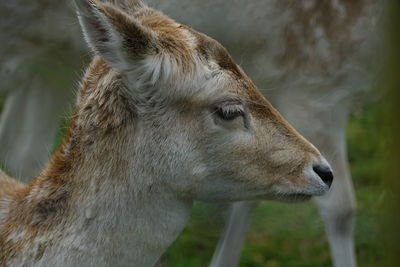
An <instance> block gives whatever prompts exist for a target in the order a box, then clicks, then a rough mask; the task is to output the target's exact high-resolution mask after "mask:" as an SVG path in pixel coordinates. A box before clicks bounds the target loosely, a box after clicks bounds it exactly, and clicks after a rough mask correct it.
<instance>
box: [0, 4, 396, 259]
mask: <svg viewBox="0 0 400 267" xmlns="http://www.w3.org/2000/svg"><path fill="white" fill-rule="evenodd" d="M1 2H2V3H1V5H2V6H1V7H0V30H1V32H0V64H1V72H0V167H1V168H2V169H4V170H5V171H7V172H8V173H9V174H10V175H12V176H14V177H17V178H19V179H21V180H23V181H26V182H27V181H29V180H30V179H32V177H34V176H35V175H36V174H37V173H38V171H39V170H40V169H41V168H42V167H43V166H44V164H45V163H46V161H47V159H48V157H49V154H50V153H51V152H52V151H54V149H56V147H57V145H58V144H60V142H61V140H62V136H63V133H64V131H65V129H66V127H68V121H69V114H71V110H72V107H73V103H74V94H75V93H74V92H75V91H76V90H77V88H78V83H77V81H79V79H80V77H81V75H82V70H83V69H84V67H85V66H86V65H87V64H88V62H90V59H91V54H90V52H89V51H88V50H87V49H86V48H85V44H84V43H83V40H82V37H81V34H80V32H79V28H78V24H77V20H76V19H75V16H74V13H73V5H72V3H70V2H68V1H67V2H66V3H65V2H63V3H58V1H57V3H56V2H52V1H50V0H42V1H36V2H34V3H31V2H30V1H27V0H1ZM148 2H149V5H150V6H155V7H157V8H159V9H161V10H164V11H165V12H166V13H167V14H168V15H170V16H172V17H174V18H179V19H180V21H183V22H184V23H187V24H189V25H192V26H193V27H195V28H196V29H200V30H202V31H203V32H206V33H207V34H209V35H211V36H212V37H214V38H215V39H217V40H219V41H221V42H222V43H223V44H224V45H225V46H227V47H228V50H229V51H231V52H232V53H233V55H234V57H235V59H236V61H237V62H238V63H240V64H241V65H242V67H243V68H244V70H245V71H246V72H248V74H249V76H250V77H252V78H254V79H255V82H256V84H257V85H258V86H259V87H260V88H261V89H262V90H263V92H264V94H266V95H267V97H268V98H269V99H270V100H271V101H272V103H273V104H274V105H276V106H277V108H278V109H279V110H280V111H281V112H282V113H283V114H284V115H286V116H287V117H288V118H289V120H291V122H292V123H293V124H295V126H296V128H300V129H299V130H300V131H301V132H302V129H304V130H303V131H304V133H303V132H302V133H303V134H305V135H306V136H307V135H309V136H310V137H309V138H311V139H314V140H316V141H314V140H312V141H313V142H314V143H321V144H322V145H323V144H324V143H325V142H327V140H328V142H329V140H331V139H329V137H330V136H331V134H332V133H333V132H334V133H337V134H338V135H340V134H341V133H342V132H343V134H344V135H343V136H344V139H345V143H344V155H345V156H344V159H345V160H346V155H347V160H348V163H349V167H350V171H351V177H352V181H353V184H354V189H355V199H356V203H357V206H356V208H355V210H354V213H355V217H356V220H355V227H354V240H355V253H356V257H357V261H358V265H359V266H395V265H394V264H395V263H396V259H395V257H396V256H397V255H399V253H398V248H397V246H396V245H397V242H398V240H400V239H398V233H399V231H398V230H397V229H396V227H397V226H398V225H400V224H399V223H400V221H399V218H398V217H399V213H398V208H397V203H398V202H397V201H398V193H400V192H399V187H398V185H399V181H400V179H399V178H400V177H399V174H398V172H397V171H396V167H398V164H399V163H400V161H399V158H398V153H396V152H397V151H396V150H397V149H396V148H400V146H399V143H398V140H397V139H398V138H397V134H396V133H397V130H398V128H399V119H398V117H397V116H396V110H397V111H398V100H399V92H400V91H399V90H400V85H399V83H400V79H399V77H400V75H399V74H398V72H399V69H400V66H399V62H400V57H399V53H400V49H399V47H400V39H399V30H398V29H399V26H400V20H399V16H400V8H399V2H398V1H383V0H382V1H378V0H376V1H372V0H371V1H367V0H357V1H350V0H349V1H347V0H342V1H340V0H337V1H333V0H332V1H328V0H324V1H322V0H321V1H312V0H310V1H308V0H301V1H289V0H284V1H273V0H268V1H254V3H253V2H252V3H247V4H246V3H240V1H228V0H226V1H223V0H218V1H214V2H212V1H211V2H212V3H213V4H212V5H211V4H208V5H207V3H211V2H210V1H204V2H202V1H200V2H199V3H197V2H198V1H193V2H190V3H189V2H188V3H185V2H183V1H179V0H166V1H157V0H152V1H148ZM242 2H243V1H242ZM350 2H351V3H350ZM249 5H250V6H251V7H249ZM255 10H260V11H257V12H256V11H255ZM232 29H234V30H232ZM275 37H276V39H274V38H275ZM299 55H301V56H299ZM303 88H305V89H303ZM301 90H302V91H301ZM293 92H296V93H293ZM298 92H300V93H298ZM321 92H322V93H321ZM297 95H298V96H297ZM294 96H295V97H294ZM300 96H301V97H300ZM316 101H317V102H316ZM302 103H304V105H303V104H302ZM293 106H295V108H293ZM299 106H300V109H301V110H303V109H304V110H306V109H307V112H305V113H302V115H301V116H300V117H299V118H298V117H296V116H294V115H297V114H299V113H298V108H299ZM288 107H290V108H288ZM342 113H343V114H344V115H343V114H342ZM319 114H322V115H321V116H320V115H319ZM326 114H328V115H326ZM308 119H309V120H310V121H311V122H318V123H320V125H319V126H318V131H317V134H314V133H309V132H307V128H309V125H307V124H305V126H302V125H303V124H302V123H304V121H305V120H308ZM297 125H299V126H297ZM321 136H326V138H327V139H324V138H322V139H321V138H320V137H321ZM318 138H319V139H318ZM317 147H319V146H318V144H317ZM329 149H330V148H329ZM329 149H328V148H327V150H326V151H327V152H326V153H327V154H330V155H333V156H332V157H335V155H336V154H338V153H339V152H338V153H336V150H329ZM339 154H340V153H339ZM342 158H343V156H342ZM254 206H255V208H254V209H253V210H251V211H250V221H249V227H248V229H247V234H246V237H245V244H244V249H243V253H242V256H241V259H240V266H244V267H250V266H271V267H274V266H332V261H331V255H330V250H329V244H328V239H327V237H326V234H325V230H324V223H323V220H322V219H321V218H320V216H319V212H318V208H317V206H316V205H315V203H312V202H307V203H302V204H295V205H293V204H283V203H275V202H261V203H259V204H255V205H254ZM228 210H229V205H228V204H225V205H213V204H205V203H200V202H197V203H196V204H195V207H194V210H193V214H192V218H191V220H190V223H189V225H188V226H187V227H186V229H185V230H184V232H183V233H182V234H181V235H180V237H179V238H178V240H177V241H176V242H175V243H174V244H173V245H172V246H171V247H170V248H169V249H168V251H167V252H166V254H165V256H164V257H163V258H162V260H161V262H162V265H163V266H169V267H180V266H181V267H192V266H193V267H195V266H208V264H209V263H210V260H211V258H212V256H213V253H214V251H215V249H216V245H217V242H218V240H219V238H220V236H221V233H222V231H223V228H224V225H225V222H226V220H227V217H228V215H229V213H228ZM396 266H397V265H396Z"/></svg>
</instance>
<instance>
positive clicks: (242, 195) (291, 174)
mask: <svg viewBox="0 0 400 267" xmlns="http://www.w3.org/2000/svg"><path fill="white" fill-rule="evenodd" d="M76 5H77V11H78V17H79V21H80V24H81V26H82V29H83V32H84V36H85V39H86V41H87V43H88V45H89V46H90V47H91V49H92V51H93V52H94V53H95V54H96V56H95V58H94V59H93V61H92V63H91V64H90V66H89V68H88V69H87V71H86V74H85V76H84V78H83V81H82V84H81V86H80V90H79V93H78V98H77V104H76V108H75V113H74V115H73V117H72V122H71V125H70V127H69V130H68V133H67V134H66V136H65V138H64V141H63V143H62V145H61V146H60V148H59V149H58V150H57V151H56V152H55V154H54V155H53V156H52V158H51V160H50V162H49V164H48V165H47V167H46V168H45V169H44V170H43V171H42V172H41V174H40V175H39V176H38V177H37V178H35V179H34V180H33V181H32V182H31V183H30V184H28V185H22V184H20V183H18V182H16V181H14V180H11V179H10V178H7V177H5V176H4V175H2V176H1V178H0V179H1V180H0V183H1V184H2V185H9V186H8V187H11V189H6V190H4V191H3V190H2V191H0V193H2V194H1V195H0V215H1V216H0V265H5V266H26V265H28V266H30V265H34V266H59V265H61V266H111V265H117V266H124V265H131V264H134V265H135V266H152V265H154V264H155V262H156V261H157V259H158V258H159V257H160V256H161V254H162V253H163V252H164V251H165V249H166V248H167V247H168V246H169V245H170V244H171V243H172V242H173V241H174V240H175V239H176V237H177V236H178V234H179V233H180V232H181V231H182V229H183V227H184V226H185V224H186V222H187V220H188V218H189V215H190V210H191V206H192V202H193V200H203V201H212V202H218V201H237V200H251V199H273V200H282V201H301V200H306V199H309V198H310V197H312V196H315V195H322V194H324V193H326V192H327V191H328V189H329V186H330V185H329V184H327V183H326V181H323V180H322V179H321V178H322V177H320V176H319V175H320V174H317V173H316V171H314V170H315V166H317V165H318V166H323V168H324V169H325V170H328V171H329V173H331V171H330V167H329V165H328V163H327V162H326V160H325V159H324V158H323V157H322V156H321V154H320V153H319V151H318V150H317V149H316V148H315V147H314V146H313V145H312V144H311V143H309V142H308V141H306V139H304V138H303V137H302V136H301V135H300V134H299V133H297V132H296V131H295V130H294V129H293V128H292V127H291V126H290V125H289V124H288V123H287V122H286V121H285V120H284V119H283V117H282V116H281V115H280V114H279V113H278V112H277V111H276V110H275V109H274V108H273V107H272V106H271V105H270V104H269V102H268V101H267V100H266V99H265V98H264V97H263V96H262V95H261V94H260V92H259V91H258V89H257V88H256V87H255V85H254V84H253V83H252V81H251V80H250V79H249V78H248V77H247V76H246V75H245V74H244V72H243V71H242V70H241V69H240V67H239V66H238V65H237V64H236V63H234V62H233V60H232V59H231V57H230V56H229V54H228V53H227V51H226V50H225V48H224V47H222V46H221V45H220V44H219V43H218V42H216V41H215V40H213V39H211V38H209V37H207V36H205V35H203V34H201V33H198V32H196V31H195V30H194V29H192V28H190V27H187V26H184V25H181V24H179V23H177V22H175V21H173V20H172V19H170V18H168V17H167V16H165V15H163V14H162V13H160V12H157V11H155V10H153V9H151V8H148V7H146V6H145V5H143V4H142V3H141V2H140V1H128V0H126V1H118V2H117V1H115V2H114V1H110V2H109V3H102V2H99V1H95V0H76ZM4 188H5V187H4Z"/></svg>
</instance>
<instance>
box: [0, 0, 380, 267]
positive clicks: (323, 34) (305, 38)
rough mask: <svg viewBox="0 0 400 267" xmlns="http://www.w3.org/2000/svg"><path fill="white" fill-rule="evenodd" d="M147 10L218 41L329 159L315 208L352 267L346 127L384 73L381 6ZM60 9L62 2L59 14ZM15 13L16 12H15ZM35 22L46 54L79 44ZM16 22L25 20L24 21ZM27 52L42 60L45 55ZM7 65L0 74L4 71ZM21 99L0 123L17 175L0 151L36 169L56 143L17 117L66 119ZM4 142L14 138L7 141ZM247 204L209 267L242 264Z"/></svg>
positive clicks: (278, 1) (199, 4) (305, 1)
mask: <svg viewBox="0 0 400 267" xmlns="http://www.w3.org/2000/svg"><path fill="white" fill-rule="evenodd" d="M8 2H9V3H10V5H11V4H12V3H11V2H13V3H14V2H15V1H8ZM8 2H7V3H8ZM25 2H26V1H24V3H23V5H24V6H29V5H31V6H33V5H38V4H36V3H33V2H32V1H28V2H26V3H25ZM116 2H117V1H116ZM148 2H149V4H150V5H151V6H154V7H157V8H158V9H160V10H163V11H165V13H166V14H169V15H171V16H173V17H174V18H177V19H178V20H179V21H180V22H183V23H185V24H188V25H191V26H193V27H194V28H195V29H197V30H200V31H203V32H205V33H207V34H208V35H210V36H211V37H214V38H216V39H218V40H219V41H221V43H222V44H223V45H224V46H226V47H227V48H228V50H229V51H230V52H231V53H232V55H233V57H234V58H235V59H236V61H237V62H238V63H239V64H240V65H241V66H242V67H243V68H244V70H245V71H246V72H247V73H248V74H249V76H250V77H251V78H252V79H253V80H254V81H255V84H257V85H258V87H260V88H264V91H263V93H264V94H266V95H267V96H268V98H269V99H270V100H271V101H272V103H273V104H274V105H275V106H277V108H278V109H279V110H280V112H281V113H283V114H284V115H285V117H286V118H287V119H288V120H289V122H290V123H292V124H293V125H294V126H295V128H296V129H298V130H299V131H300V133H302V134H303V135H304V136H306V137H307V138H308V139H309V140H311V141H312V142H313V143H314V144H315V145H316V146H317V147H318V148H319V149H320V150H321V152H322V153H323V154H324V155H326V156H327V158H328V160H329V161H330V162H331V164H332V165H333V169H334V170H335V173H336V177H337V179H335V182H334V183H333V186H332V190H331V191H330V193H329V194H328V195H327V196H326V197H324V198H323V199H322V198H318V199H317V204H318V206H319V208H320V211H321V215H322V217H323V219H324V222H325V224H326V230H327V234H328V237H329V241H330V245H331V250H332V256H333V260H334V263H335V266H354V265H355V257H354V245H353V240H352V224H353V218H354V208H355V200H354V193H353V188H352V184H351V177H350V173H349V169H348V164H347V156H346V140H345V127H346V123H347V118H348V113H349V109H350V107H351V106H353V105H354V104H355V102H356V101H357V102H358V96H361V95H363V93H364V92H365V91H367V89H368V88H369V87H371V83H372V81H373V80H374V78H375V77H376V73H377V71H378V70H379V67H380V65H381V61H382V54H381V53H380V51H381V50H382V48H381V40H382V39H383V38H382V37H381V35H382V34H381V33H382V29H381V28H380V23H379V20H380V17H381V13H382V7H383V5H384V1H378V0H376V1H375V0H356V1H345V0H326V1H317V0H301V1H290V0H267V1H250V2H248V1H247V2H246V1H236V0H232V1H223V0H202V1H200V0H196V1H181V0H168V1H158V0H149V1H148ZM54 5H55V4H54ZM58 5H65V3H62V4H61V3H60V4H57V5H56V6H58ZM56 6H51V5H50V4H48V5H47V4H46V5H45V7H43V6H40V8H39V9H38V10H40V12H42V13H43V14H45V13H52V14H55V16H59V17H61V18H68V17H72V11H71V10H68V9H66V8H56ZM10 8H11V10H14V8H16V6H10ZM7 12H9V11H7ZM38 12H39V11H38ZM32 14H36V12H27V13H26V14H24V16H23V17H24V18H25V19H26V21H29V24H30V27H32V28H36V32H37V33H38V34H36V37H37V40H36V42H37V43H38V44H40V45H38V47H46V45H44V44H48V43H54V44H55V45H56V46H57V45H58V44H59V41H61V42H62V41H63V40H65V39H68V42H70V41H69V40H75V39H72V38H71V39H70V38H69V37H68V38H65V33H64V31H61V30H58V31H57V30H55V31H52V32H51V34H50V33H49V31H42V24H39V23H34V22H35V21H36V20H31V19H30V18H31V17H30V16H31V15H32ZM15 18H18V20H21V16H18V17H17V16H15ZM66 24H67V25H69V26H70V27H71V29H72V31H75V32H76V31H77V29H78V27H77V25H76V24H73V23H65V21H63V20H54V21H53V22H52V26H53V27H54V28H56V29H62V28H65V25H66ZM10 29H12V27H10ZM11 35H13V36H21V38H22V39H24V41H25V42H26V41H29V42H31V40H30V39H29V38H26V35H27V34H25V33H24V34H17V31H16V32H15V33H10V36H11ZM68 36H69V35H68ZM73 36H78V35H73ZM70 43H71V47H73V49H72V51H73V52H75V53H77V54H78V51H81V50H83V45H82V44H81V43H79V41H78V42H76V41H72V42H70ZM24 47H25V46H24ZM11 52H13V53H11ZM11 52H10V53H8V54H7V56H8V57H9V58H10V60H11V62H13V60H15V58H18V57H20V55H24V53H25V52H26V51H25V50H24V49H15V51H11ZM26 54H29V55H30V56H34V57H35V56H41V55H40V54H39V52H33V53H26ZM37 58H39V57H37ZM21 62H24V61H21ZM9 65H11V66H18V67H17V69H19V71H18V72H17V74H19V75H22V77H25V76H23V75H27V74H26V73H29V72H30V71H31V70H29V69H25V70H24V71H25V72H24V71H22V70H21V69H20V68H19V66H20V65H18V64H14V65H13V64H9ZM2 67H3V68H4V64H3V66H2ZM24 73H25V74H24ZM10 78H11V79H10ZM4 80H7V81H11V83H10V86H9V88H11V89H14V87H17V86H15V83H14V81H15V79H14V77H13V75H7V77H5V79H4ZM13 84H14V85H13ZM47 84H48V83H46V81H40V84H39V85H38V86H35V83H33V84H32V86H34V87H35V88H36V89H33V90H36V91H39V92H40V90H47V91H48V92H49V94H48V95H51V94H54V97H56V98H58V99H60V100H61V101H62V100H64V99H66V97H64V96H62V97H60V93H54V91H52V90H51V89H52V88H51V87H50V86H48V85H47ZM40 88H41V89H40ZM62 92H64V93H65V92H66V94H67V95H68V93H70V91H69V90H66V89H65V88H63V90H62ZM38 95H39V93H38ZM24 98H26V96H24V95H23V94H22V93H20V94H19V95H18V93H12V95H11V96H10V97H9V98H8V102H7V105H6V107H5V111H4V112H3V114H2V117H3V119H2V120H1V122H0V123H2V124H1V125H2V127H0V145H2V150H1V151H0V156H1V157H2V159H3V160H5V161H6V163H8V164H7V166H9V169H10V170H12V171H13V172H16V173H18V172H19V168H20V167H19V165H18V164H17V163H18V162H21V157H22V156H23V155H21V154H15V153H14V151H18V149H15V148H11V147H7V149H3V147H4V148H5V147H6V146H5V145H8V144H10V143H12V144H14V143H21V144H24V143H23V142H22V140H24V142H26V146H25V148H26V151H28V150H29V151H32V150H31V149H29V148H34V150H33V151H41V152H40V153H38V154H39V155H41V157H42V158H43V159H42V160H41V161H40V162H43V160H44V159H46V157H47V153H46V152H47V151H46V150H44V149H43V148H46V146H47V147H50V146H51V144H52V140H50V141H49V139H47V141H45V140H42V141H41V142H33V141H32V140H34V139H33V138H32V139H29V136H27V134H26V133H24V132H23V131H10V129H12V128H11V126H13V125H14V126H13V127H16V126H15V125H16V124H15V119H14V118H15V117H18V116H19V117H23V118H25V119H26V120H27V121H28V122H29V121H32V117H33V116H37V117H40V114H37V115H33V114H32V112H31V111H34V110H37V111H42V112H43V114H51V115H52V117H51V118H49V119H48V120H47V119H46V122H47V121H48V123H49V124H50V125H54V126H53V129H56V126H57V124H56V121H57V119H58V117H57V116H59V114H60V113H61V110H60V105H58V106H57V108H58V109H57V108H56V107H52V106H49V107H46V106H45V105H42V104H41V102H40V101H36V102H33V103H32V104H30V105H27V108H26V109H27V110H29V112H31V113H30V116H28V114H21V112H20V111H19V110H18V108H19V107H20V106H23V104H22V103H24V101H25V100H24ZM32 99H34V98H32ZM29 101H33V100H29ZM20 125H23V124H22V123H21V124H20ZM47 128H51V127H46V125H43V127H36V128H34V130H35V131H36V132H34V133H32V135H37V136H38V137H40V135H41V133H42V132H43V131H47ZM43 129H46V130H43ZM54 131H55V130H54ZM17 133H18V134H17ZM4 136H8V137H7V138H6V139H4ZM4 140H6V141H4ZM26 140H29V141H26ZM36 140H37V139H36ZM13 141H15V142H13ZM3 144H5V145H3ZM44 144H47V145H44ZM24 155H26V154H25V153H24ZM32 159H33V160H32ZM32 161H34V162H36V161H35V157H33V155H32V156H29V157H27V158H26V159H24V162H32ZM42 164H43V163H42ZM37 165H39V164H36V163H35V164H27V165H26V166H27V167H25V168H24V169H25V170H22V171H21V173H22V174H23V175H22V176H24V177H25V179H26V177H29V176H30V175H31V174H32V173H36V172H37V170H38V166H37ZM28 166H33V167H28ZM28 174H29V175H28ZM249 205H251V204H245V203H241V204H238V205H236V206H234V207H233V211H232V213H231V221H230V223H229V225H230V227H227V229H226V232H225V236H224V237H223V238H222V239H221V242H220V244H219V248H218V251H217V252H216V253H215V255H214V259H213V263H212V266H236V265H238V263H239V257H240V251H241V248H242V245H243V240H244V237H243V235H244V232H245V227H246V225H247V224H246V221H248V216H249V215H248V212H249V209H250V208H249V207H248V206H249ZM238 218H240V220H239V219H238Z"/></svg>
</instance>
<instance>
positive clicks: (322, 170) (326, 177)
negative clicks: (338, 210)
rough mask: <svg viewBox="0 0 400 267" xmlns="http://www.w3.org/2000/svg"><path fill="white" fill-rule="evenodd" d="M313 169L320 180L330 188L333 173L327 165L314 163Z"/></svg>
mask: <svg viewBox="0 0 400 267" xmlns="http://www.w3.org/2000/svg"><path fill="white" fill-rule="evenodd" d="M313 170H314V171H315V172H316V173H317V174H318V176H319V177H320V178H321V180H322V181H323V182H324V183H325V184H326V185H327V186H328V187H329V188H330V187H331V185H332V182H333V173H332V170H331V168H330V167H329V166H328V165H323V164H314V165H313Z"/></svg>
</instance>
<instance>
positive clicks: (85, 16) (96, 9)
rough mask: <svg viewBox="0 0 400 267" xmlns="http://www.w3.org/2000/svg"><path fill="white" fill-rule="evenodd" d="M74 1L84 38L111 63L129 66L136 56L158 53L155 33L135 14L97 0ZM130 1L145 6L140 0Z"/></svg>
mask: <svg viewBox="0 0 400 267" xmlns="http://www.w3.org/2000/svg"><path fill="white" fill-rule="evenodd" d="M112 2H114V1H112ZM124 3H125V1H124ZM75 4H76V8H77V15H78V18H79V22H80V24H81V27H82V30H83V34H84V37H85V40H86V42H87V43H88V45H89V47H90V48H91V49H92V50H93V51H94V52H95V53H97V54H98V55H99V56H100V57H102V58H103V59H105V60H106V61H107V62H109V63H110V66H112V67H114V68H116V69H118V70H120V71H125V70H129V69H130V68H131V67H132V65H133V64H134V63H135V61H137V60H138V59H143V58H145V56H146V55H151V54H156V53H157V50H158V39H157V36H156V34H155V33H154V32H153V31H152V30H151V29H149V28H147V27H145V26H143V25H141V24H140V22H138V21H137V20H136V19H135V18H134V17H132V16H129V15H128V14H126V13H124V12H122V11H120V10H119V9H117V8H115V7H114V6H113V5H111V4H108V3H102V2H100V1H97V0H75ZM130 5H131V6H130V7H131V8H132V9H133V8H136V9H138V8H143V7H144V6H143V4H142V3H141V2H140V1H132V2H131V4H130Z"/></svg>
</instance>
